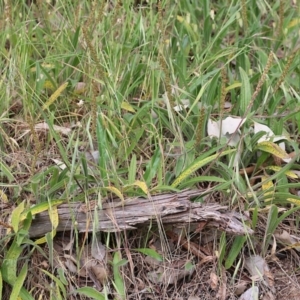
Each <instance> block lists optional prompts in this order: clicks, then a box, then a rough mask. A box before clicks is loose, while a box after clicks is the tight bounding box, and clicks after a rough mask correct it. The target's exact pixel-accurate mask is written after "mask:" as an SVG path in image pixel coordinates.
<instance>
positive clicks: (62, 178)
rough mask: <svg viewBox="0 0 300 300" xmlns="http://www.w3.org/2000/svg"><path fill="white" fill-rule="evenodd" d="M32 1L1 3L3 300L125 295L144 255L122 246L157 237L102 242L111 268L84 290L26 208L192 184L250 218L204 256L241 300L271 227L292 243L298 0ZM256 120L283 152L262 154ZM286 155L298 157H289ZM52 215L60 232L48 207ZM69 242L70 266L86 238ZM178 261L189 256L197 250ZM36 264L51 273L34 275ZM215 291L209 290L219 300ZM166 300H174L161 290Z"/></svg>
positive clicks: (269, 250) (267, 146)
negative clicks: (242, 285)
mask: <svg viewBox="0 0 300 300" xmlns="http://www.w3.org/2000/svg"><path fill="white" fill-rule="evenodd" d="M30 2H31V1H21V0H15V1H11V0H7V1H4V2H3V3H1V4H0V11H1V20H0V29H1V30H0V35H1V38H0V43H1V45H0V46H1V52H0V53H1V60H0V66H1V79H0V113H1V114H0V131H1V134H0V147H1V161H0V176H1V183H0V197H1V207H2V210H1V215H2V216H1V220H3V221H2V223H3V224H2V225H3V226H4V227H5V226H6V227H7V228H8V229H9V230H10V231H8V232H5V231H4V230H3V231H2V233H3V234H2V235H1V244H2V246H1V251H0V261H1V267H0V270H1V273H0V274H2V275H1V276H0V288H1V289H2V291H3V299H9V297H10V295H14V297H17V295H20V297H21V298H22V299H33V298H35V297H36V293H41V295H44V296H45V297H46V298H48V299H67V298H68V299H71V297H73V296H71V295H73V294H72V293H74V291H75V290H76V289H77V291H78V294H77V295H81V296H78V297H82V298H84V297H87V298H88V297H90V298H94V299H109V297H110V295H114V297H115V298H116V299H117V298H118V297H119V298H118V299H125V298H126V299H129V296H130V295H133V292H132V287H131V285H130V284H129V282H128V281H130V280H132V278H134V276H133V277H132V276H131V275H132V274H133V273H134V272H133V271H132V272H133V273H131V274H130V272H129V273H126V271H125V270H124V266H126V268H128V269H130V268H131V270H133V269H134V268H135V266H134V264H136V268H140V267H141V265H143V264H144V263H143V257H144V256H145V255H144V256H142V255H141V254H139V255H137V254H136V252H135V251H134V250H133V248H131V247H130V243H132V245H135V246H134V247H135V248H138V249H144V248H147V249H148V248H150V246H149V240H150V239H151V237H152V236H154V235H155V234H156V233H155V230H154V229H153V228H149V229H148V233H147V235H146V236H147V238H145V236H144V238H143V236H142V235H140V234H141V233H138V234H137V237H136V239H137V241H138V242H137V241H136V240H134V239H132V237H131V236H130V235H129V236H128V237H127V236H126V234H125V233H124V235H123V234H116V235H113V234H104V233H103V234H102V238H101V239H102V242H104V244H105V245H106V246H107V248H108V249H111V252H112V256H113V257H112V258H111V259H108V262H107V263H108V264H109V261H110V264H111V265H112V269H113V272H112V275H111V276H112V277H111V278H112V279H111V281H110V285H109V284H107V285H105V284H104V289H103V287H102V288H101V293H102V294H101V295H99V288H98V292H97V288H90V289H89V288H87V287H86V288H85V289H82V288H83V286H84V285H85V284H83V283H82V282H80V280H79V279H78V280H77V281H76V282H72V280H73V279H72V276H71V275H70V272H69V271H68V268H66V267H61V268H58V267H57V264H55V263H54V260H55V259H54V258H53V255H54V254H53V253H56V251H57V250H56V249H55V243H56V242H55V239H56V238H54V237H53V235H54V234H55V232H54V231H53V232H52V233H49V235H47V236H46V237H45V238H44V240H41V241H40V242H41V246H39V245H37V243H36V241H32V240H30V239H29V238H28V235H27V233H28V230H29V228H30V224H31V218H32V216H31V214H28V215H26V214H25V215H26V217H24V218H23V219H22V217H21V216H22V214H24V211H26V209H28V208H29V207H30V206H32V205H37V204H40V205H42V209H43V210H47V209H49V207H51V206H48V204H49V203H51V201H54V200H57V199H58V200H62V201H65V202H67V201H70V202H73V201H83V202H88V201H89V200H90V199H96V200H97V201H98V202H99V203H101V201H102V199H104V198H105V197H108V196H109V195H110V194H114V195H115V196H118V197H119V198H121V199H123V197H130V196H137V195H145V194H153V193H157V192H165V191H174V190H176V189H177V190H182V189H184V188H191V189H192V188H200V187H201V188H207V189H208V191H209V192H208V195H207V196H206V198H205V199H206V200H207V199H210V200H209V201H216V202H219V203H221V204H224V205H227V206H228V207H229V209H231V210H234V211H238V212H239V211H243V212H246V213H247V214H248V215H249V223H250V224H251V226H252V229H254V230H255V232H256V234H255V236H254V237H250V236H246V237H236V238H233V237H231V236H230V235H226V234H225V233H223V234H222V236H221V237H220V236H216V237H215V242H214V244H209V245H208V246H209V247H210V248H211V251H212V253H215V251H216V250H217V251H219V256H218V264H216V265H213V267H212V266H211V265H209V266H207V270H211V271H210V272H211V273H214V272H215V273H216V274H218V276H217V277H218V278H219V280H220V282H222V280H223V279H222V276H221V274H224V270H225V269H226V270H227V273H228V275H227V276H229V274H230V276H231V281H230V284H229V283H227V296H228V295H231V296H232V298H231V299H235V298H234V297H235V296H234V287H235V283H236V282H235V279H236V276H241V274H243V272H244V271H243V268H242V266H241V262H242V260H243V255H245V254H247V255H250V254H257V255H261V256H262V257H263V258H267V257H270V255H271V254H272V255H274V254H276V253H277V251H279V250H280V249H282V247H281V246H280V247H281V248H280V247H279V246H278V247H279V248H276V243H275V242H274V241H273V244H272V237H274V234H275V233H276V229H278V228H285V229H286V228H287V227H288V230H289V232H290V235H295V236H299V230H298V229H297V228H298V226H297V224H298V223H299V215H298V214H297V210H298V207H299V204H300V202H299V201H300V197H299V195H298V190H299V171H298V170H299V164H298V156H299V151H298V144H299V133H298V132H299V126H300V111H299V101H300V90H299V82H300V75H299V74H300V70H299V65H300V61H299V49H300V48H299V47H300V44H299V30H300V25H299V17H298V16H299V13H300V7H299V3H296V2H293V3H294V4H293V6H292V7H291V5H290V3H287V2H285V1H269V2H265V1H233V0H230V1H203V3H201V5H200V4H199V3H198V2H197V1H171V0H169V1H160V2H158V3H156V1H147V2H143V1H123V2H122V1H110V2H105V1H95V2H90V1H76V0H74V1H60V0H57V1H55V4H53V5H50V4H47V3H46V1H36V3H35V4H33V3H30ZM228 116H233V117H239V118H243V119H244V121H243V123H242V121H240V124H239V127H238V128H237V127H234V125H231V124H229V126H231V127H232V128H234V130H233V132H231V133H228V132H227V134H222V128H219V131H218V132H217V134H216V137H214V138H212V137H211V136H208V133H207V127H208V123H209V122H210V120H212V121H218V120H225V119H226V117H228ZM257 123H258V124H262V125H265V126H267V127H268V128H269V129H270V130H272V131H273V133H274V134H275V135H276V136H284V137H285V139H283V137H282V138H281V141H284V144H285V150H282V149H281V148H279V146H278V144H279V141H276V140H274V139H271V140H269V141H265V142H264V143H260V138H262V137H264V136H265V134H266V133H265V131H263V130H258V131H257V132H255V130H254V124H257ZM225 125H226V124H225V123H222V124H221V125H220V127H224V126H225ZM42 126H44V127H43V128H44V129H43V128H42ZM45 126H46V129H45ZM237 137H238V138H237ZM236 138H237V142H236V144H235V146H230V145H231V141H232V140H235V139H236ZM91 154H93V155H94V156H95V157H96V159H92V158H91ZM292 154H294V156H293V159H292V161H291V162H289V163H285V162H283V161H282V159H284V158H287V157H290V156H291V157H292ZM270 166H273V167H272V168H268V167H270ZM275 166H277V167H275ZM249 168H251V171H250V172H248V171H247V170H249ZM201 200H202V201H204V199H201ZM43 205H45V206H43ZM7 207H10V210H9V212H7ZM11 211H13V213H11ZM49 213H50V215H51V216H52V224H53V226H54V229H55V226H57V223H58V222H59V220H58V219H57V215H56V213H55V206H54V207H53V209H51V210H50V209H49ZM8 215H10V221H9V220H8V219H7V217H8ZM21 220H22V222H23V223H22V222H21ZM21 224H23V225H22V226H21ZM4 227H3V228H4ZM163 231H164V230H163ZM200 235H201V234H200ZM163 236H164V234H163V232H161V240H162V242H163V241H164V237H163ZM189 238H190V239H191V240H192V239H193V238H194V239H198V241H199V236H198V237H197V236H196V237H195V236H190V237H189ZM89 239H92V240H93V241H95V239H96V237H95V235H93V236H92V237H89ZM131 239H132V240H131ZM75 240H76V242H75V244H74V253H75V254H76V255H75V257H76V259H77V262H76V263H75V269H76V268H77V270H78V269H79V265H80V262H79V258H80V254H81V255H82V249H83V248H84V243H82V239H81V237H80V235H79V234H77V235H76V234H75ZM84 241H85V239H84ZM43 243H44V244H43ZM277 243H279V244H280V239H279V238H278V239H277ZM287 244H288V246H290V247H291V249H292V250H293V248H295V247H296V246H297V245H296V244H297V243H294V246H293V245H291V244H293V243H291V242H287ZM272 245H273V246H272ZM274 247H275V248H274ZM124 249H127V251H125V252H124ZM121 250H122V251H121ZM157 251H158V250H157ZM177 251H179V250H178V249H177ZM142 253H143V254H145V252H142ZM146 253H147V254H146V256H151V255H152V256H155V257H156V258H157V256H156V255H155V254H153V253H152V252H147V251H146ZM149 253H150V254H149ZM162 254H163V253H162ZM181 254H182V253H181ZM39 255H40V256H39ZM182 255H185V256H186V260H187V261H188V259H187V258H188V256H189V255H190V254H189V253H188V252H184V254H182ZM297 255H298V254H297ZM37 257H38V258H37ZM41 257H43V259H42V258H41ZM122 257H123V258H122ZM124 257H126V260H125V259H124ZM76 259H75V261H76ZM30 260H31V263H33V266H34V268H35V270H36V271H37V272H38V273H39V274H43V275H41V277H40V280H41V281H42V282H44V283H45V284H44V285H43V286H38V284H37V282H36V279H35V278H34V275H33V272H32V271H30V268H28V262H29V261H30ZM39 260H40V261H42V260H43V261H44V262H46V261H47V263H46V265H47V267H43V268H41V267H39V266H38V264H34V263H36V262H37V261H39ZM194 263H195V264H197V263H196V262H194ZM55 266H56V267H55ZM128 266H129V267H128ZM107 269H109V267H107ZM126 270H127V269H126ZM295 270H296V268H295ZM46 272H47V273H46ZM59 272H60V273H59ZM295 272H296V271H295ZM46 274H47V275H46ZM145 276H146V275H145ZM223 277H224V276H223ZM145 278H146V277H145ZM202 279H203V278H202V277H201V278H200V280H202ZM198 280H199V278H198ZM14 282H17V283H18V284H15V285H13V283H14ZM132 284H135V283H134V282H133V283H132ZM222 284H223V286H224V284H225V283H224V282H223V283H222ZM222 284H220V285H219V286H222ZM228 284H229V285H228ZM148 285H149V284H148ZM152 285H153V286H155V284H154V283H152ZM147 288H148V292H149V291H150V293H152V294H153V295H155V288H152V287H151V286H147ZM181 288H182V287H181ZM203 288H204V287H203ZM220 290H221V288H220V289H219V291H220ZM217 291H218V289H217V288H216V290H214V289H213V288H212V289H211V290H210V294H211V295H212V299H215V298H214V297H215V295H216V293H217ZM184 293H186V291H183V290H180V286H179V287H178V294H179V295H181V296H183V297H185V296H184V295H186V294H184ZM203 293H204V292H203ZM0 294H1V293H0ZM162 294H163V295H164V296H161V297H165V298H166V297H167V295H169V296H168V297H171V298H173V299H175V292H173V294H172V292H171V291H170V290H169V289H168V285H165V286H164V288H163V292H162ZM11 297H12V296H11ZM74 297H75V296H74ZM97 297H98V298H97ZM101 297H102V298H101ZM132 297H133V296H132ZM145 297H146V296H145ZM11 299H15V298H11ZM72 299H73V298H72ZM74 299H75V298H74ZM137 299H144V298H137ZM145 299H146V298H145ZM207 299H210V298H208V296H207ZM222 299H223V298H222ZM224 299H225V298H224Z"/></svg>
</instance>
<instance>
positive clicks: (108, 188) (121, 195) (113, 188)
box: [103, 186, 125, 203]
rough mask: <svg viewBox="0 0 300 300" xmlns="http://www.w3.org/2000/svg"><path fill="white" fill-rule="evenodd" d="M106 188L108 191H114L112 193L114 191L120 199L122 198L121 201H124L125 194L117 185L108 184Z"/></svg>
mask: <svg viewBox="0 0 300 300" xmlns="http://www.w3.org/2000/svg"><path fill="white" fill-rule="evenodd" d="M103 189H104V190H107V191H110V192H112V193H114V194H115V195H116V196H118V197H119V198H120V199H121V201H122V202H123V203H124V201H125V200H124V196H123V194H122V193H121V191H120V190H118V189H117V188H116V187H114V186H107V187H104V188H103Z"/></svg>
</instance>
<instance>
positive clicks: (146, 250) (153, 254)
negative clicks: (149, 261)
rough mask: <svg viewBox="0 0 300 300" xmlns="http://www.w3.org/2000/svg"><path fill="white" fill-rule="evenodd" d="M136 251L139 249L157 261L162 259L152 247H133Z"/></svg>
mask: <svg viewBox="0 0 300 300" xmlns="http://www.w3.org/2000/svg"><path fill="white" fill-rule="evenodd" d="M135 250H136V251H139V252H141V253H143V254H145V255H147V256H150V257H152V258H155V259H156V260H158V261H163V257H162V256H161V255H160V254H159V253H157V252H156V251H155V250H154V249H150V248H138V249H135Z"/></svg>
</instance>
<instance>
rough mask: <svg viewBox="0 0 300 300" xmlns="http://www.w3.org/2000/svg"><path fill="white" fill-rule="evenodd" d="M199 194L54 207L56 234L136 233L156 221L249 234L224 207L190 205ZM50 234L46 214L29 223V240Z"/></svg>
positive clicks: (48, 220)
mask: <svg viewBox="0 0 300 300" xmlns="http://www.w3.org/2000/svg"><path fill="white" fill-rule="evenodd" d="M202 193H203V192H202V191H200V190H184V191H182V192H179V193H175V194H170V193H169V194H160V195H154V196H152V197H151V198H149V199H145V198H142V197H136V198H130V199H127V200H125V201H124V203H120V202H110V203H103V204H102V208H100V207H98V205H97V202H96V201H90V202H89V203H88V204H83V203H78V202H77V203H68V204H62V205H60V206H58V208H57V209H58V215H59V225H58V227H57V229H56V231H57V232H62V231H70V230H78V231H79V232H92V231H95V230H96V231H106V232H107V231H110V232H116V231H122V230H126V229H136V226H137V225H139V224H150V223H155V222H157V221H159V222H160V223H162V224H176V225H181V224H187V223H198V222H203V221H204V222H206V226H208V227H214V228H216V229H219V230H223V231H226V232H229V233H232V234H236V235H243V234H246V233H247V234H252V233H253V231H252V229H250V228H249V227H247V226H246V225H245V224H244V223H243V219H244V217H243V216H242V215H241V214H238V213H232V212H228V210H227V207H226V206H221V205H218V204H201V203H193V202H191V201H190V199H191V198H193V197H195V196H199V195H201V194H202ZM51 230H52V224H51V222H50V219H49V214H48V212H43V213H40V214H38V215H37V216H36V217H35V219H34V220H33V222H32V225H31V228H30V232H29V234H30V237H32V238H36V237H40V236H43V235H45V234H46V233H47V232H50V231H51Z"/></svg>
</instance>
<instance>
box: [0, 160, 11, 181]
mask: <svg viewBox="0 0 300 300" xmlns="http://www.w3.org/2000/svg"><path fill="white" fill-rule="evenodd" d="M1 173H2V174H1ZM0 175H2V176H3V175H4V176H5V177H6V178H7V179H8V182H12V181H14V180H15V177H14V175H13V174H12V173H11V172H10V170H9V167H8V166H7V165H6V164H5V163H4V162H3V160H2V159H1V160H0ZM1 181H2V180H1Z"/></svg>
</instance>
